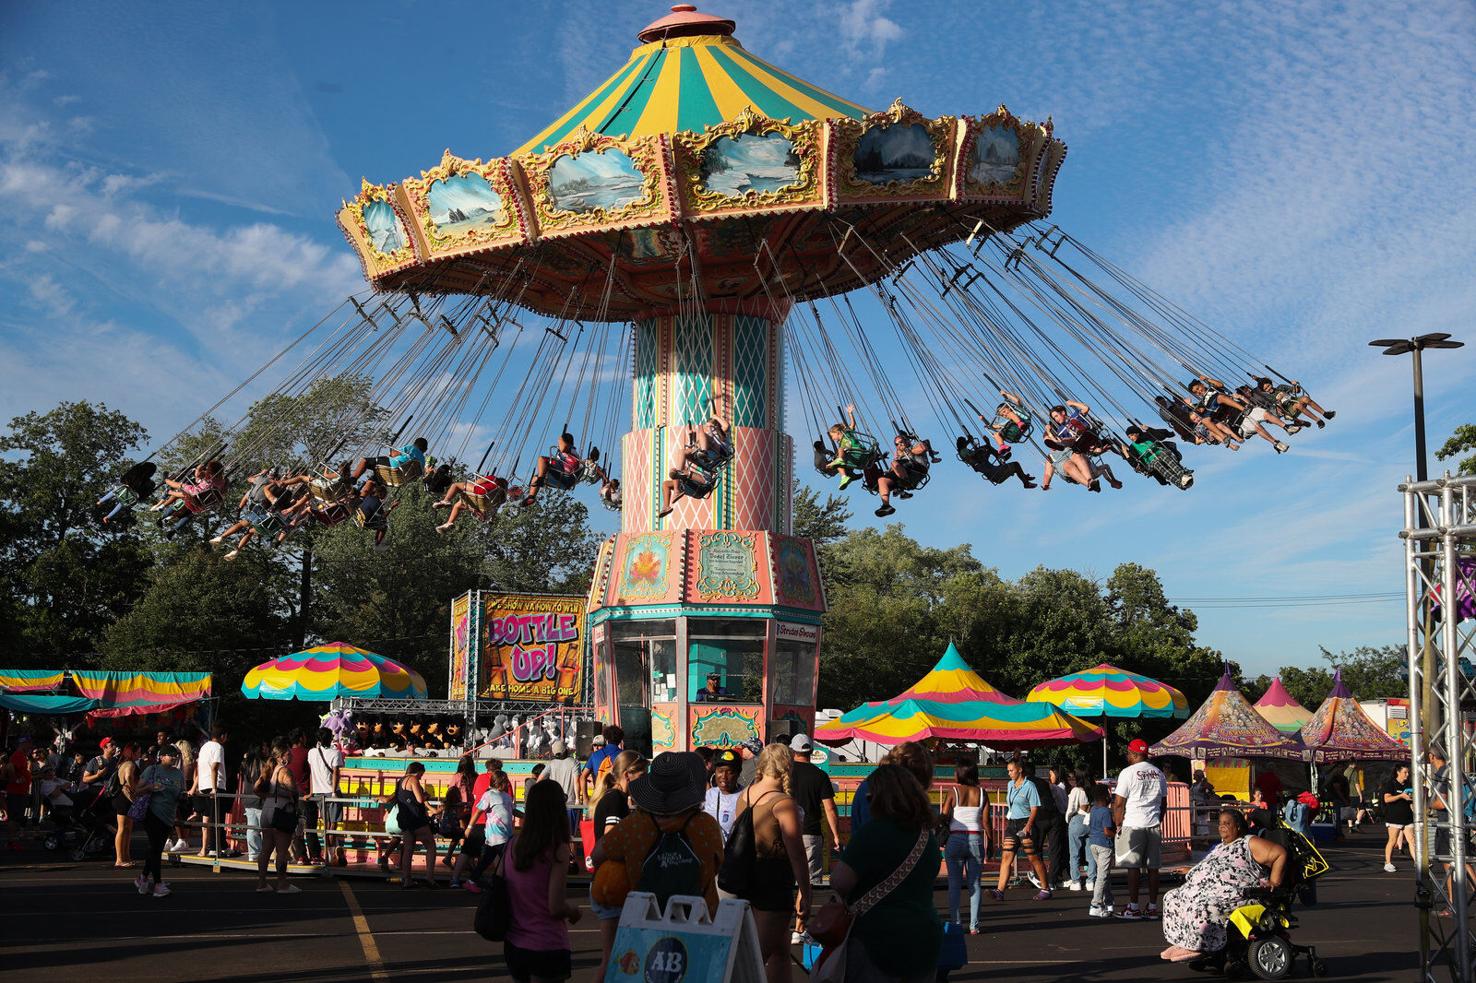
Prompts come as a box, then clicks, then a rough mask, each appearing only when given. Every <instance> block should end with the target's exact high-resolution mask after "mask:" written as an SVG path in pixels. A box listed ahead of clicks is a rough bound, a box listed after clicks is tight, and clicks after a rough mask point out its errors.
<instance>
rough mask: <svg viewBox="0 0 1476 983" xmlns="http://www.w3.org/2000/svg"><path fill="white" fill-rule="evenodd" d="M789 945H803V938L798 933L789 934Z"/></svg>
mask: <svg viewBox="0 0 1476 983" xmlns="http://www.w3.org/2000/svg"><path fill="white" fill-rule="evenodd" d="M789 944H790V945H804V944H805V937H804V936H803V935H801V934H800V933H798V932H790V933H789Z"/></svg>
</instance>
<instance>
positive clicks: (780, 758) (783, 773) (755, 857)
mask: <svg viewBox="0 0 1476 983" xmlns="http://www.w3.org/2000/svg"><path fill="white" fill-rule="evenodd" d="M793 768H794V758H793V753H792V752H791V751H790V748H789V746H788V745H786V744H778V743H775V744H770V745H769V746H768V747H766V748H764V750H763V752H762V753H761V754H760V755H759V756H758V765H757V767H755V768H754V780H753V784H752V785H750V786H748V787H747V788H746V789H744V790H743V792H742V793H741V794H740V795H739V797H738V815H737V818H736V819H734V820H733V832H732V834H731V835H729V837H728V844H727V847H726V853H725V856H724V859H723V872H722V887H723V890H724V891H727V892H730V893H732V894H733V895H734V896H735V897H739V898H742V899H743V900H744V901H747V902H748V904H749V907H751V908H752V909H753V919H754V922H755V923H756V925H757V928H758V938H759V952H760V954H761V955H762V956H763V959H764V976H765V978H766V979H767V980H768V981H769V983H783V981H787V980H788V979H789V945H790V942H791V939H792V937H793V935H792V933H791V931H790V929H791V927H792V926H795V925H797V926H799V927H800V928H803V926H804V925H805V923H806V921H807V920H808V919H809V917H810V863H809V860H808V859H806V857H805V842H804V839H803V836H802V834H801V828H802V827H801V819H800V809H799V805H798V804H797V803H796V802H795V800H794V797H793V796H792V795H791V794H790V789H791V785H790V782H791V778H792V774H793ZM936 869H937V867H936V865H935V866H934V870H936ZM796 886H798V888H799V891H798V892H796V891H795V888H796Z"/></svg>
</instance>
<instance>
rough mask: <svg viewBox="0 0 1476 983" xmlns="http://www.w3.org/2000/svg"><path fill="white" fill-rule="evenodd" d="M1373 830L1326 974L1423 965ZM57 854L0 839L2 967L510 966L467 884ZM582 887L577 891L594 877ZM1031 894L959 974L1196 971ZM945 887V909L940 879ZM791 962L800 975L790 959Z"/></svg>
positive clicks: (1403, 896) (226, 976)
mask: <svg viewBox="0 0 1476 983" xmlns="http://www.w3.org/2000/svg"><path fill="white" fill-rule="evenodd" d="M1379 832H1382V831H1379ZM1376 839H1381V837H1379V836H1378V834H1377V833H1375V832H1369V833H1364V834H1360V835H1358V836H1355V837H1354V838H1353V839H1352V843H1351V845H1349V846H1345V847H1337V848H1334V849H1331V850H1329V851H1328V859H1329V861H1330V862H1331V863H1332V865H1333V870H1332V871H1331V872H1330V873H1328V874H1327V875H1326V876H1324V877H1323V879H1322V880H1321V881H1320V882H1319V885H1320V895H1321V903H1320V904H1319V905H1318V906H1317V907H1315V908H1311V909H1305V910H1302V911H1301V912H1300V919H1301V925H1300V927H1299V928H1298V929H1297V930H1296V932H1295V935H1294V938H1295V939H1296V941H1298V942H1301V943H1303V944H1307V943H1311V944H1314V945H1316V946H1317V948H1318V950H1319V953H1320V954H1321V955H1322V956H1323V958H1324V959H1326V961H1327V965H1328V971H1329V975H1328V978H1329V979H1344V980H1367V981H1379V980H1390V981H1393V980H1399V981H1407V980H1411V979H1413V978H1414V969H1415V964H1416V957H1415V954H1414V953H1415V951H1416V948H1417V923H1416V912H1415V909H1414V907H1413V905H1412V903H1411V900H1412V897H1413V893H1414V892H1413V881H1412V878H1411V876H1410V874H1409V871H1408V869H1407V862H1406V863H1405V864H1404V865H1402V866H1403V867H1404V869H1403V870H1401V872H1400V873H1398V874H1386V873H1384V872H1383V870H1382V869H1381V866H1382V862H1383V858H1382V856H1381V855H1379V847H1378V846H1377V844H1376V842H1375V841H1376ZM140 845H141V844H140ZM58 856H59V855H58V854H48V853H43V852H40V851H34V852H24V851H23V852H11V851H4V852H3V853H0V924H3V925H4V926H5V930H4V932H3V941H0V976H3V977H4V979H6V980H14V981H24V980H38V981H39V980H45V981H48V983H51V981H55V980H57V979H79V978H87V979H98V980H107V981H109V983H123V981H130V980H147V981H150V983H159V981H166V980H190V981H195V980H201V981H203V980H235V981H246V983H250V981H262V983H267V981H278V980H308V981H315V983H319V981H321V983H328V981H339V980H370V981H403V980H411V979H423V980H473V979H476V980H501V979H507V974H506V970H505V968H504V966H503V962H502V956H501V951H500V949H501V947H500V946H497V945H493V944H489V943H487V942H484V941H483V940H482V939H481V938H480V937H478V936H477V935H476V934H475V933H474V932H473V931H472V928H471V919H472V912H473V910H474V907H475V900H476V899H475V898H474V897H473V896H471V895H469V894H466V893H464V892H461V891H452V890H450V889H448V888H444V887H443V888H442V889H440V890H428V889H425V888H418V889H413V890H409V891H403V890H401V889H400V888H399V887H398V886H396V885H390V884H385V883H382V882H375V881H365V880H349V879H342V880H339V879H333V878H326V877H305V878H296V879H295V880H294V882H293V883H295V884H297V885H298V886H299V887H300V888H301V889H302V893H301V894H297V895H277V894H257V893H256V892H255V890H254V887H255V879H254V878H253V877H252V876H251V875H249V874H245V873H239V872H234V871H231V872H223V873H219V874H217V873H213V872H212V871H211V870H210V869H209V868H203V867H190V866H175V867H171V868H168V870H167V872H166V874H165V877H166V879H167V880H169V881H170V883H171V885H172V887H173V889H174V893H173V894H172V895H171V896H169V897H167V898H161V899H155V898H151V897H149V898H146V897H141V896H139V894H138V893H137V892H136V891H135V890H134V888H133V884H132V878H133V875H134V873H135V872H136V871H123V870H114V869H113V868H112V866H111V865H110V864H109V863H108V862H106V861H90V862H86V863H73V862H70V861H59V860H58V859H57V857H58ZM444 883H445V882H444V880H443V881H442V884H444ZM1119 888H1120V884H1119ZM573 890H574V892H575V894H576V896H579V897H583V896H584V894H585V891H586V888H585V887H584V885H577V886H575V887H574V888H573ZM1030 895H1031V891H1030V890H1029V889H1026V888H1019V889H1016V890H1012V891H1011V892H1010V893H1009V897H1008V898H1007V900H1006V901H1005V902H1004V903H996V902H993V901H989V900H988V899H987V898H986V900H985V901H984V905H983V908H982V916H981V921H982V923H983V927H984V929H985V931H984V932H983V933H982V934H980V935H978V936H973V937H970V938H969V940H968V948H969V956H970V960H971V962H970V964H969V965H968V966H967V967H965V968H964V969H962V970H958V971H955V972H954V973H953V974H952V979H953V980H955V981H971V980H998V981H1005V980H1026V981H1035V980H1082V981H1097V980H1185V979H1200V978H1202V977H1199V976H1197V975H1196V974H1195V973H1193V972H1191V971H1189V970H1188V969H1187V968H1185V967H1183V966H1171V965H1168V964H1166V963H1163V962H1161V961H1160V960H1159V959H1158V952H1159V951H1160V950H1161V949H1162V948H1163V947H1164V945H1165V942H1164V941H1163V934H1162V927H1161V926H1160V925H1159V924H1158V923H1157V922H1152V921H1142V922H1126V921H1122V920H1112V921H1102V920H1099V919H1093V918H1089V917H1087V904H1088V899H1089V897H1090V895H1089V894H1086V893H1076V892H1069V891H1059V892H1057V894H1056V896H1055V897H1054V898H1053V899H1052V900H1050V901H1045V902H1035V901H1032V900H1030ZM937 899H938V905H939V909H940V911H945V912H946V904H947V894H946V891H945V890H944V889H943V885H942V883H941V882H940V884H939V889H938V893H937ZM1119 900H1121V899H1119ZM966 903H967V902H965V904H966ZM572 937H573V941H574V967H575V975H574V978H575V979H576V980H589V979H591V977H592V976H593V973H594V967H595V965H596V963H597V962H598V960H599V935H598V931H597V929H596V927H595V925H594V923H593V920H592V918H591V916H590V915H589V913H588V911H587V910H586V912H585V917H584V918H583V919H582V920H581V921H580V922H579V923H578V924H577V925H575V926H574V927H573V929H572ZM796 951H797V950H796ZM794 978H795V980H796V981H802V980H803V979H804V978H805V976H804V974H803V973H802V972H801V971H799V969H798V968H796V970H795V974H794Z"/></svg>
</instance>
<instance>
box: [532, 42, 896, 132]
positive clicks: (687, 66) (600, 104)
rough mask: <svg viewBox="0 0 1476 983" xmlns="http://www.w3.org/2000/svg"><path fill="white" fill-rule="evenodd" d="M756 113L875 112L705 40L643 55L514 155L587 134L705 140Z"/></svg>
mask: <svg viewBox="0 0 1476 983" xmlns="http://www.w3.org/2000/svg"><path fill="white" fill-rule="evenodd" d="M748 108H752V109H753V111H754V112H756V113H760V114H762V115H764V116H768V117H770V118H771V119H785V118H789V119H790V120H792V121H794V122H799V121H800V120H807V119H828V118H831V117H836V116H848V117H850V118H852V119H860V118H861V117H862V116H865V115H867V114H868V113H870V112H871V110H869V109H866V108H865V107H863V106H858V105H856V104H855V103H854V102H850V101H849V100H846V99H842V98H841V97H840V96H837V95H835V94H834V93H831V92H827V91H825V90H824V89H822V88H819V87H818V86H815V85H811V84H810V83H809V82H806V81H804V80H803V79H801V78H797V77H796V76H794V75H791V74H789V73H788V72H786V71H784V70H783V69H781V68H776V67H775V66H773V65H771V64H769V63H768V62H766V61H764V60H763V59H762V58H759V57H757V56H755V55H753V54H751V53H750V52H748V51H747V50H745V49H744V47H743V45H741V44H739V43H738V42H737V41H736V40H735V39H733V38H731V37H725V36H722V35H719V34H704V35H700V36H697V37H682V38H671V39H668V40H666V41H653V42H651V43H650V44H643V45H641V46H640V47H638V48H636V49H635V50H634V51H632V52H631V53H630V60H629V61H627V62H626V63H625V65H624V66H623V67H622V68H621V69H620V70H619V71H618V72H616V73H615V74H614V75H612V76H610V78H609V79H607V80H606V81H605V83H604V84H603V85H601V86H600V87H599V88H597V89H595V91H594V92H592V93H590V94H589V95H588V96H585V97H584V98H583V99H582V100H580V101H579V103H578V104H577V105H575V106H574V108H572V109H570V110H569V111H568V112H566V113H564V115H562V116H560V117H559V118H558V119H556V120H554V122H553V123H551V124H550V125H549V126H548V127H546V128H545V129H544V130H543V131H542V132H541V133H539V134H538V135H537V136H535V137H534V138H533V139H531V140H529V141H528V142H527V143H525V144H523V145H522V146H521V147H519V148H518V149H517V150H515V151H514V153H517V154H535V153H542V152H543V151H545V150H548V149H549V148H550V147H553V146H556V145H557V144H559V143H561V142H562V141H564V140H567V139H568V138H569V137H570V136H571V135H572V134H573V133H574V132H575V131H577V130H578V129H579V128H580V127H583V128H585V129H587V130H590V131H591V132H594V133H602V134H605V135H607V136H614V137H641V136H649V135H651V134H654V133H677V132H683V131H686V132H693V133H701V132H702V130H703V128H704V127H707V126H711V125H713V124H715V123H721V122H722V121H724V120H729V119H732V118H734V117H735V116H737V115H738V114H739V113H741V112H743V110H744V109H748Z"/></svg>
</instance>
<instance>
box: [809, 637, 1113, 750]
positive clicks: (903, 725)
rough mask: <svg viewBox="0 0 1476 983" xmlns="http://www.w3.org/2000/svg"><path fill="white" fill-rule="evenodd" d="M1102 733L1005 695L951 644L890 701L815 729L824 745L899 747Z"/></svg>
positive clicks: (1037, 743) (1015, 743)
mask: <svg viewBox="0 0 1476 983" xmlns="http://www.w3.org/2000/svg"><path fill="white" fill-rule="evenodd" d="M1101 737H1102V728H1100V727H1096V726H1093V725H1092V724H1089V723H1087V722H1086V721H1084V720H1080V719H1078V718H1076V717H1073V716H1072V715H1071V714H1069V713H1066V712H1064V711H1062V710H1060V709H1058V708H1056V707H1055V706H1052V705H1051V704H1049V703H1027V702H1025V701H1024V700H1017V699H1015V698H1014V697H1012V696H1010V695H1008V694H1006V693H1003V692H1001V691H1000V690H998V689H996V688H995V687H994V686H993V685H991V684H990V683H989V682H988V681H987V680H985V679H984V677H982V676H980V675H979V674H978V673H977V672H975V671H974V670H973V668H972V667H971V666H970V665H969V664H968V663H967V662H965V661H964V658H963V656H962V655H960V654H959V651H958V649H957V648H956V647H955V646H954V645H953V643H952V642H950V643H949V644H948V650H947V651H946V652H944V653H943V658H941V659H939V660H938V664H937V665H935V666H933V668H932V670H931V671H930V672H929V673H928V674H927V675H925V676H923V677H922V678H921V679H920V680H918V681H917V682H916V683H915V684H913V685H912V686H910V687H909V688H908V689H906V690H905V691H903V692H902V693H899V694H898V695H897V696H895V697H893V698H891V699H890V700H878V701H876V702H872V703H863V704H861V706H859V707H857V708H856V709H854V710H852V711H850V712H849V713H846V714H842V715H841V716H840V717H839V718H838V719H836V720H833V721H831V722H829V723H827V724H822V725H821V726H819V727H816V728H815V739H816V740H818V741H822V742H823V743H826V744H844V743H846V742H847V741H851V740H858V739H859V740H867V741H874V742H876V743H878V744H901V743H903V742H904V741H922V740H927V739H929V738H941V739H943V740H949V741H974V742H977V743H980V744H987V745H990V746H993V747H1001V748H1010V747H1023V746H1031V747H1046V746H1051V745H1059V744H1083V743H1086V742H1088V741H1095V740H1099V739H1101Z"/></svg>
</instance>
